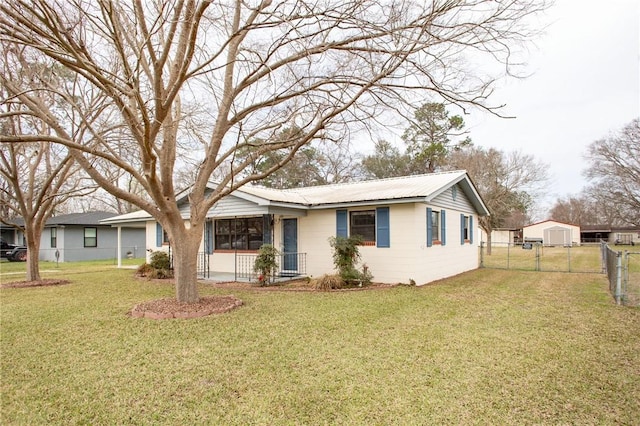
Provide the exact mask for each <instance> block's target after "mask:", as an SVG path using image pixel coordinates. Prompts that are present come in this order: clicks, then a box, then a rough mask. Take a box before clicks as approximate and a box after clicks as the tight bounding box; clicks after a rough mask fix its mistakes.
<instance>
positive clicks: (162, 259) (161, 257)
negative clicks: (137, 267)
mask: <svg viewBox="0 0 640 426" xmlns="http://www.w3.org/2000/svg"><path fill="white" fill-rule="evenodd" d="M149 264H150V265H151V267H152V268H153V269H165V270H167V271H168V270H169V269H171V263H170V262H169V254H168V253H167V252H164V251H154V252H152V253H151V262H149Z"/></svg>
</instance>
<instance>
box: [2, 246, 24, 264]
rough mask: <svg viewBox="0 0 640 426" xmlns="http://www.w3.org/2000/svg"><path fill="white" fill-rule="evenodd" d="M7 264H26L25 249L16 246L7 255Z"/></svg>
mask: <svg viewBox="0 0 640 426" xmlns="http://www.w3.org/2000/svg"><path fill="white" fill-rule="evenodd" d="M7 259H8V260H9V262H26V261H27V248H26V247H24V246H16V247H14V248H13V250H11V251H10V252H9V254H8V255H7Z"/></svg>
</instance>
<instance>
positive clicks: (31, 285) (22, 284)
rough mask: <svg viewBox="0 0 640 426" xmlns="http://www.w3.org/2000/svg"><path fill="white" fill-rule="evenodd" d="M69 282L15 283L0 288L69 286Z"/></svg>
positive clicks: (51, 280)
mask: <svg viewBox="0 0 640 426" xmlns="http://www.w3.org/2000/svg"><path fill="white" fill-rule="evenodd" d="M70 282H71V281H69V280H54V279H48V280H38V281H15V282H11V283H6V284H2V285H0V288H27V287H46V286H50V285H64V284H69V283H70Z"/></svg>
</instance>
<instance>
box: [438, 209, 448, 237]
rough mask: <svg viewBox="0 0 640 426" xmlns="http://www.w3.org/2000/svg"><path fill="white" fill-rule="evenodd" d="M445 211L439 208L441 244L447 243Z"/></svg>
mask: <svg viewBox="0 0 640 426" xmlns="http://www.w3.org/2000/svg"><path fill="white" fill-rule="evenodd" d="M446 213H447V212H446V211H444V210H440V242H441V243H442V245H445V244H446V243H447V232H446V230H447V215H446Z"/></svg>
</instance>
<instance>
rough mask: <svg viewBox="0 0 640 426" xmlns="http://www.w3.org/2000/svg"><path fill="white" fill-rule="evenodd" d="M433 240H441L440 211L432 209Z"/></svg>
mask: <svg viewBox="0 0 640 426" xmlns="http://www.w3.org/2000/svg"><path fill="white" fill-rule="evenodd" d="M431 241H440V212H438V211H435V210H432V211H431Z"/></svg>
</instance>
